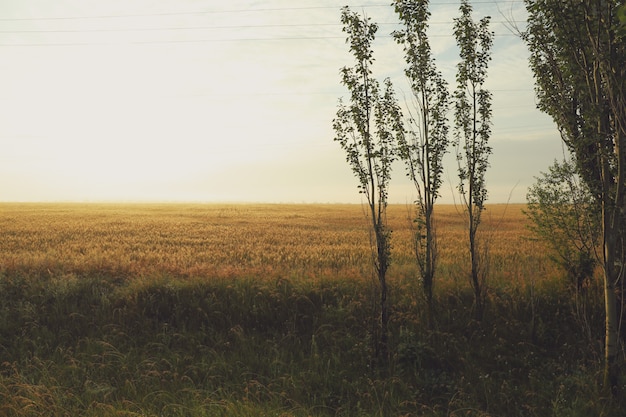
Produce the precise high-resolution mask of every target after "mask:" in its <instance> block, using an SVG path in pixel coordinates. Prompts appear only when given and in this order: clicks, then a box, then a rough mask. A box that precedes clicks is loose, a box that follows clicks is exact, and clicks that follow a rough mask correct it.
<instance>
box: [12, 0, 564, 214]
mask: <svg viewBox="0 0 626 417" xmlns="http://www.w3.org/2000/svg"><path fill="white" fill-rule="evenodd" d="M348 4H349V5H350V6H351V7H352V9H353V10H358V11H362V12H364V13H366V14H367V15H368V16H369V17H371V18H372V20H373V21H375V22H378V23H379V24H380V28H379V31H378V38H377V41H376V43H375V58H376V65H375V68H374V72H375V75H376V76H377V78H379V79H381V80H382V79H383V78H384V77H386V76H390V77H391V78H392V79H393V81H394V84H395V86H396V90H397V91H398V95H399V97H402V96H403V95H404V96H406V97H407V100H410V98H409V94H410V91H409V88H408V84H407V82H406V80H405V77H404V75H403V69H404V65H405V64H404V59H403V56H402V51H401V48H400V47H399V46H398V45H396V44H395V43H394V41H393V39H392V38H391V37H390V36H389V34H390V32H391V31H393V30H394V29H395V28H396V26H395V24H396V22H397V18H396V16H395V15H394V12H393V8H392V7H391V6H389V5H387V3H386V2H380V1H370V0H360V1H357V2H354V1H350V2H349V3H348ZM342 5H343V3H341V4H338V3H337V2H336V1H332V0H315V1H307V0H298V1H293V0H290V1H287V0H270V1H263V2H261V1H243V0H240V1H231V2H217V1H208V0H204V1H199V0H198V1H196V0H184V1H183V0H176V1H174V0H168V1H159V2H154V1H148V0H135V1H130V2H129V1H128V0H110V1H106V2H103V1H96V0H90V1H85V0H67V1H63V2H49V1H46V0H9V1H5V2H2V3H1V4H0V16H2V19H0V62H2V66H0V74H1V75H2V76H1V77H0V200H2V201H59V200H62V201H65V200H73V201H103V200H125V201H129V200H130V201H151V200H156V201H241V202H244V201H251V202H322V203H325V202H359V201H360V196H359V194H358V192H357V187H356V184H357V181H356V179H355V178H354V177H353V175H352V173H351V171H350V168H349V166H348V164H347V163H346V162H345V157H344V154H343V152H342V150H341V149H340V147H339V144H338V143H335V142H334V141H333V137H334V132H333V131H332V119H333V118H334V116H335V113H336V106H337V101H338V99H339V97H341V96H344V97H347V94H346V91H345V89H344V88H343V87H342V86H341V85H340V75H339V69H340V68H341V67H343V66H345V65H352V57H351V56H350V54H349V52H348V47H347V45H345V34H344V33H342V26H341V24H340V7H341V6H342ZM473 5H474V8H475V17H476V18H477V19H479V18H481V17H482V16H484V15H490V16H492V21H493V23H492V29H493V30H494V32H495V34H496V36H495V43H494V49H493V61H492V62H491V64H490V69H489V76H488V88H489V89H490V90H491V91H492V93H493V109H494V117H493V121H494V125H493V134H492V145H493V155H492V157H491V165H492V167H491V169H490V170H489V172H488V175H487V181H488V183H487V187H488V189H489V193H490V198H489V201H488V202H489V203H498V202H505V201H507V200H508V199H509V195H510V196H511V201H512V202H524V201H525V194H526V188H527V187H528V186H529V185H530V184H532V183H533V182H534V179H533V177H534V176H536V175H538V174H539V171H541V170H546V169H547V167H548V166H549V165H550V164H551V162H552V161H553V159H554V158H558V157H560V156H561V155H562V148H561V143H560V138H559V135H558V132H557V130H556V127H555V126H554V124H553V123H552V121H551V120H550V119H549V118H548V117H547V116H545V115H544V114H542V113H540V112H539V111H538V110H536V109H535V99H534V91H533V85H534V83H533V79H532V74H531V71H530V69H529V68H528V64H527V57H528V53H527V50H526V48H525V46H524V44H523V43H522V42H521V40H520V39H519V38H518V37H516V36H514V35H512V34H511V32H510V31H509V30H508V29H507V28H506V26H505V25H504V24H503V22H504V21H505V17H506V18H508V19H512V20H514V21H515V22H517V24H518V25H519V27H520V28H523V27H524V25H525V23H524V22H525V18H526V12H525V10H524V5H523V2H522V1H521V0H517V1H497V2H494V1H474V2H473ZM457 9H458V2H456V1H452V0H434V1H432V4H431V11H432V17H431V30H430V34H431V35H430V36H431V44H432V49H433V52H434V53H435V56H436V58H437V60H438V64H439V67H440V68H441V69H442V71H443V72H444V75H445V76H446V78H447V79H448V81H449V82H450V84H451V86H450V87H451V88H452V89H453V88H454V76H455V65H456V63H457V62H458V52H457V48H456V45H455V41H454V38H453V36H452V19H453V18H455V17H457V16H458V10H457ZM501 13H503V14H504V16H503V15H502V14H501ZM450 116H451V117H452V115H450ZM448 162H449V163H448V167H449V169H448V172H447V174H446V176H447V182H448V184H445V185H444V186H443V187H442V191H443V193H444V196H443V198H442V200H441V201H442V202H452V201H453V200H452V197H451V196H452V189H453V188H454V186H455V184H456V165H455V161H454V159H453V158H452V157H450V158H448ZM413 194H414V192H413V188H412V185H411V184H410V183H409V182H408V181H407V180H406V179H405V174H404V167H403V166H402V165H401V164H398V165H397V169H396V170H395V176H394V180H393V185H392V191H391V195H390V201H391V202H398V203H404V202H407V201H411V200H412V198H413Z"/></svg>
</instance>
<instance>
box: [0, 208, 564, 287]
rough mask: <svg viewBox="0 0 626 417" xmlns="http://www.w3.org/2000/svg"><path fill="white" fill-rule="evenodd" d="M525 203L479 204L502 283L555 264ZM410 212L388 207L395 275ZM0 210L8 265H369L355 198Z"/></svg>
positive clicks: (441, 214)
mask: <svg viewBox="0 0 626 417" xmlns="http://www.w3.org/2000/svg"><path fill="white" fill-rule="evenodd" d="M523 207H524V206H523V205H492V206H489V207H488V208H487V210H486V211H485V213H484V214H483V224H482V226H481V232H480V233H482V235H481V236H482V241H483V242H484V243H486V244H487V245H488V249H489V253H490V256H489V265H490V266H489V275H490V277H491V280H492V281H493V282H495V283H503V284H506V283H519V282H520V281H523V280H524V279H527V278H533V279H541V278H542V277H545V276H553V275H554V274H558V271H555V270H553V266H552V265H551V264H550V263H549V262H547V258H546V250H545V247H544V245H543V244H542V243H541V242H536V241H534V240H532V238H531V235H530V232H529V231H528V230H527V228H526V218H525V216H524V215H523V213H522V210H523ZM412 210H413V209H412V207H410V206H405V205H392V206H390V207H389V209H388V222H389V225H390V227H391V228H392V229H393V236H392V263H393V265H392V267H391V269H390V271H389V274H390V278H391V279H397V278H403V279H404V278H410V277H412V276H415V275H416V273H417V269H416V267H415V261H414V255H413V244H412V231H411V220H410V218H411V217H412V215H413V214H412ZM0 213H1V216H0V259H1V260H2V268H3V269H4V270H5V272H6V273H9V274H15V273H20V274H27V275H34V276H41V275H52V276H56V277H61V276H64V275H75V276H86V275H89V276H93V275H98V274H104V275H108V276H113V277H118V278H121V279H126V278H133V277H140V276H144V277H145V276H155V275H159V276H162V275H167V276H171V277H183V278H184V277H207V278H211V277H215V278H229V277H237V276H244V277H256V278H258V279H263V278H267V277H270V278H274V277H281V278H298V279H300V278H306V279H315V278H319V277H325V278H332V277H337V278H341V279H345V278H349V277H352V278H358V277H363V276H364V277H368V276H369V274H370V273H371V250H370V240H369V232H368V220H367V218H366V216H365V211H364V207H362V206H360V205H283V204H248V205H243V204H240V205H227V204H206V205H202V204H10V203H4V204H2V205H0ZM436 215H437V232H438V236H439V261H440V262H439V270H438V278H439V279H440V280H442V281H446V280H458V279H462V277H463V275H464V271H465V265H464V264H466V263H467V243H466V242H467V233H466V227H465V222H464V217H463V214H462V213H461V210H460V208H458V207H455V206H445V205H444V206H440V207H438V208H437V213H436Z"/></svg>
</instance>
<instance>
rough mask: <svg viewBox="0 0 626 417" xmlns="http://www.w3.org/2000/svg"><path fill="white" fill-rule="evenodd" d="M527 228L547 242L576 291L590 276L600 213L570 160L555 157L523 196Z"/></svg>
mask: <svg viewBox="0 0 626 417" xmlns="http://www.w3.org/2000/svg"><path fill="white" fill-rule="evenodd" d="M526 199H527V202H528V205H527V209H526V211H525V214H526V215H527V216H528V218H529V219H530V220H531V222H532V223H531V225H530V226H529V227H530V229H531V230H532V231H533V232H534V233H535V235H537V236H538V237H539V238H541V239H542V240H544V241H545V242H547V243H548V244H549V246H550V248H551V250H552V256H551V258H552V259H553V260H554V261H555V262H556V263H557V264H559V265H560V266H561V267H563V269H564V270H565V271H566V272H567V274H568V276H569V278H570V279H571V281H572V284H573V285H574V286H575V288H576V290H577V291H578V292H582V291H583V290H584V287H585V286H586V285H587V284H588V283H589V281H590V280H591V279H592V277H593V272H594V269H595V266H596V264H597V262H596V260H597V259H599V253H598V250H597V249H598V245H599V242H600V234H601V233H600V231H601V228H600V224H601V216H600V210H599V207H598V205H597V202H596V199H595V197H594V196H593V194H592V193H591V190H589V187H587V185H586V184H585V183H584V182H582V181H581V180H580V178H579V176H578V174H577V172H576V165H575V163H574V162H572V161H571V160H566V159H565V160H563V161H562V162H558V161H556V160H555V161H554V164H553V165H551V166H550V167H549V170H548V172H542V173H541V176H540V177H538V178H537V181H536V182H535V184H534V185H533V186H532V187H530V189H529V191H528V194H527V196H526Z"/></svg>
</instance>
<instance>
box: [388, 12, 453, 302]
mask: <svg viewBox="0 0 626 417" xmlns="http://www.w3.org/2000/svg"><path fill="white" fill-rule="evenodd" d="M428 3H429V2H428V0H396V1H395V3H394V5H395V10H396V13H397V14H398V16H399V18H400V21H401V22H402V24H403V25H404V27H403V29H401V30H398V31H395V32H394V33H393V35H394V38H395V39H396V42H398V43H399V44H400V45H402V46H403V49H404V57H405V61H406V64H407V67H406V69H405V74H406V76H407V78H408V80H409V81H410V83H411V93H412V95H413V110H411V109H409V117H408V128H407V132H406V134H405V135H402V136H400V137H399V143H398V145H399V153H400V157H401V159H403V160H404V162H405V165H406V167H407V175H408V177H409V178H410V179H411V181H413V184H414V186H415V190H416V192H417V199H416V201H415V203H416V209H417V213H416V218H415V224H416V231H415V241H414V243H415V255H416V259H417V263H418V266H419V269H420V274H421V277H422V283H423V289H424V293H425V295H426V299H427V302H428V305H429V310H432V296H433V281H434V276H435V267H436V259H437V240H436V234H435V224H434V218H433V210H434V205H435V201H436V200H437V197H438V196H439V189H440V188H441V185H442V175H443V157H444V155H445V154H446V152H447V150H448V145H449V142H450V141H449V138H448V119H447V113H448V107H449V94H448V88H447V83H446V81H445V80H444V79H443V76H442V75H441V71H438V70H437V67H436V65H435V60H434V58H433V56H432V53H431V48H430V43H429V41H428V36H427V33H426V31H427V29H428V19H429V17H430V12H429V10H428Z"/></svg>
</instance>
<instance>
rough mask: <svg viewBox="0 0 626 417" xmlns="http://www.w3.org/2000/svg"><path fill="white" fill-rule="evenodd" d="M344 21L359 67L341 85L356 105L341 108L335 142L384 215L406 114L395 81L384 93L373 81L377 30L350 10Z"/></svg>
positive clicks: (344, 76) (348, 70)
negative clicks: (345, 88) (397, 93)
mask: <svg viewBox="0 0 626 417" xmlns="http://www.w3.org/2000/svg"><path fill="white" fill-rule="evenodd" d="M341 21H342V23H343V24H344V29H343V31H344V32H345V33H347V34H348V38H347V39H346V43H348V44H349V45H350V52H352V55H353V56H354V59H355V65H354V66H353V67H344V68H343V69H342V70H341V76H342V78H341V82H342V84H343V85H344V86H346V87H347V89H348V90H349V92H350V104H349V105H346V104H344V103H343V101H341V100H340V102H339V108H338V110H337V117H336V118H335V119H334V120H333V128H334V130H335V134H336V136H335V140H336V141H337V142H339V143H340V145H341V147H342V148H343V149H344V151H345V152H346V161H347V162H348V163H349V164H350V166H351V168H352V171H353V172H354V173H355V175H356V177H357V178H358V180H359V189H360V192H361V193H363V194H365V195H366V197H367V199H368V202H369V204H370V206H371V207H372V212H375V211H376V210H374V207H378V213H380V208H381V207H383V206H386V204H387V195H388V187H389V181H390V179H391V164H392V163H393V161H394V159H395V157H396V153H397V152H396V141H397V139H398V137H399V136H401V135H402V134H403V132H404V127H403V122H402V111H401V110H400V106H399V105H398V102H397V99H396V97H395V94H394V91H393V86H392V84H391V81H390V80H389V79H386V80H385V81H384V85H383V86H382V88H381V86H380V84H379V82H378V81H377V80H376V79H374V78H373V77H372V76H371V69H370V66H371V64H372V63H373V61H374V58H373V51H372V47H371V44H372V42H373V41H374V38H375V34H376V31H377V29H378V27H377V25H376V24H375V23H372V22H371V21H370V19H369V18H365V17H361V16H360V15H359V14H357V13H354V12H351V11H350V9H349V8H348V7H344V8H343V9H342V14H341ZM375 214H376V213H375ZM375 217H376V216H375ZM377 222H378V221H377Z"/></svg>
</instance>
